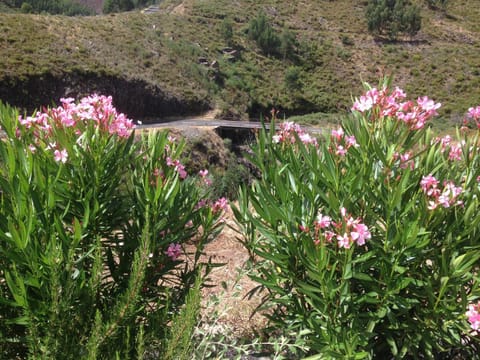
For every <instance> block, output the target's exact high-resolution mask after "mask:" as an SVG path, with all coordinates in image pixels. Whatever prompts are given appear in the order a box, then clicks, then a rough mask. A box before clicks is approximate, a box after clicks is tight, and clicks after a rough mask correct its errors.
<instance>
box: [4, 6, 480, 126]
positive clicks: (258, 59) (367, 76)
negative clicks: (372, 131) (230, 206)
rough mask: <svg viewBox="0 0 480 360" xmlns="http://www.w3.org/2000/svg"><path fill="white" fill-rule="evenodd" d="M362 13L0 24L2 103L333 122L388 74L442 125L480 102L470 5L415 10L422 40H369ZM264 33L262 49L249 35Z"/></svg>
mask: <svg viewBox="0 0 480 360" xmlns="http://www.w3.org/2000/svg"><path fill="white" fill-rule="evenodd" d="M367 4H368V1H356V0H336V1H330V0H318V1H295V2H292V1H275V0H267V1H262V2H258V1H252V0H235V1H231V0H202V1H195V0H184V1H175V0H165V1H162V2H161V3H160V4H159V6H158V7H159V10H158V11H155V12H141V11H131V12H125V13H118V14H111V15H107V16H90V17H65V16H51V15H24V14H11V13H4V14H0V99H2V100H4V101H7V102H9V103H11V104H13V105H16V106H21V107H25V108H28V109H29V110H31V109H32V108H34V107H38V106H40V105H41V104H51V103H52V102H56V101H58V99H59V97H61V96H78V95H84V94H86V93H90V92H93V91H96V92H101V93H104V94H110V95H112V96H113V97H114V100H115V101H116V105H117V107H118V108H119V109H120V110H122V111H125V112H126V113H127V114H128V115H130V116H134V117H163V116H168V115H181V114H193V113H200V112H202V111H204V110H206V109H208V108H214V107H215V108H219V109H220V110H221V113H222V115H223V116H227V117H231V118H232V117H233V118H245V117H248V116H250V117H252V118H255V117H258V116H259V115H260V114H262V113H263V114H268V113H269V111H270V109H271V108H273V107H275V108H276V109H279V110H280V111H281V112H280V114H281V115H287V116H290V115H298V114H307V113H327V114H331V113H339V112H343V111H345V110H346V109H348V107H349V106H350V104H351V97H352V96H357V95H359V94H360V92H361V91H362V81H368V82H370V83H372V84H376V83H377V81H378V80H379V78H380V77H382V76H383V75H389V74H391V75H393V76H394V83H395V85H399V86H401V87H403V88H404V89H405V90H406V91H407V93H409V95H410V96H412V97H415V96H421V95H428V96H430V97H432V98H434V99H435V100H436V101H439V102H441V103H442V104H443V107H442V111H441V114H442V115H444V119H448V120H454V121H457V120H459V119H460V118H461V117H462V116H463V114H464V112H465V110H466V109H467V108H468V107H469V106H473V105H476V104H478V103H479V102H480V23H479V22H478V17H479V15H480V8H479V7H478V6H477V5H478V4H477V2H476V0H458V1H453V0H452V1H450V2H449V3H447V6H446V8H445V9H443V10H442V9H438V8H435V7H433V8H432V7H429V6H428V5H427V4H426V2H424V1H420V0H419V1H416V4H417V6H418V8H419V9H420V10H419V11H420V13H421V17H422V26H421V29H420V31H419V32H418V33H417V34H416V35H414V36H408V37H407V36H404V37H402V36H400V37H398V38H397V39H396V40H394V41H393V40H389V39H387V38H380V37H375V36H373V35H372V34H370V33H369V32H368V30H367V28H368V26H367V21H366V17H365V10H366V6H367ZM262 23H263V25H259V26H264V27H265V26H266V27H268V31H267V33H268V34H269V36H272V37H273V40H271V39H270V40H268V39H267V43H262V41H259V38H258V37H255V36H254V28H255V26H257V25H258V24H262ZM254 24H256V25H255V26H254ZM269 41H270V42H269ZM269 45H270V46H269ZM445 121H446V120H445Z"/></svg>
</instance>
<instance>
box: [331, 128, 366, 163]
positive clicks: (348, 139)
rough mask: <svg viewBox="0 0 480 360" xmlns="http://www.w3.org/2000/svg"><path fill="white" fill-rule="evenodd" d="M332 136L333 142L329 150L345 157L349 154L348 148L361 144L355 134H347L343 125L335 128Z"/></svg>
mask: <svg viewBox="0 0 480 360" xmlns="http://www.w3.org/2000/svg"><path fill="white" fill-rule="evenodd" d="M330 138H331V144H330V146H329V148H328V151H330V152H331V153H334V154H335V155H338V156H340V157H344V156H345V155H346V154H347V151H348V149H350V148H351V147H358V146H359V145H358V144H357V140H356V139H355V136H353V135H346V134H345V132H344V131H343V129H342V128H341V127H340V128H338V129H333V130H332V132H331V136H330Z"/></svg>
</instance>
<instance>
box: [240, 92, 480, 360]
mask: <svg viewBox="0 0 480 360" xmlns="http://www.w3.org/2000/svg"><path fill="white" fill-rule="evenodd" d="M387 85H388V84H387V83H384V84H382V85H381V87H380V88H379V89H377V88H369V89H368V91H367V92H366V94H365V95H363V96H362V97H360V98H359V99H358V100H356V102H355V104H354V106H353V108H352V111H353V113H352V115H351V116H350V118H348V119H345V120H344V122H343V126H342V127H341V128H339V129H336V130H333V131H332V133H331V135H330V136H325V138H324V139H322V141H321V142H320V143H317V141H315V139H313V138H312V137H310V136H309V135H308V134H306V133H304V132H303V131H302V130H301V128H300V127H299V126H298V125H296V124H293V123H284V124H281V128H280V130H279V131H278V132H277V133H275V132H274V131H273V129H274V128H273V126H272V130H271V131H270V132H267V131H266V130H264V131H262V132H261V133H260V134H259V136H258V142H257V145H256V146H255V147H254V148H253V155H252V156H251V161H252V162H253V164H254V165H256V167H257V168H258V169H260V171H261V173H262V177H261V179H259V180H258V181H257V182H256V183H255V184H254V185H253V186H251V187H244V188H243V190H242V191H241V196H240V202H239V207H238V208H236V209H235V216H236V218H237V220H238V222H239V224H240V225H241V226H243V228H244V231H245V234H246V243H245V244H246V246H247V248H248V250H249V251H250V252H251V253H252V256H253V257H254V258H255V259H257V260H258V262H257V272H256V274H255V275H254V276H253V279H254V280H256V281H258V282H259V284H260V286H261V288H263V289H265V290H266V306H268V307H270V312H267V313H268V314H270V315H269V317H270V319H271V321H272V323H273V324H274V325H275V326H277V327H281V328H283V329H288V330H294V331H297V332H301V333H303V334H305V335H304V339H305V340H306V342H307V344H308V346H309V347H310V354H312V355H313V354H316V357H314V358H328V359H330V358H339V359H340V358H341V359H361V358H374V357H375V358H404V357H406V356H408V357H413V358H423V357H427V358H438V357H439V356H453V354H454V353H455V351H460V352H463V354H464V355H465V356H474V355H475V354H476V353H477V352H478V347H479V341H478V340H479V339H478V337H477V336H476V335H475V333H474V332H472V329H471V328H470V327H469V324H468V322H467V319H466V316H465V313H466V311H467V307H468V304H473V303H474V302H475V301H477V299H478V298H479V297H480V287H479V281H478V280H479V278H478V271H479V265H478V264H479V259H480V252H479V248H480V242H479V240H478V233H479V230H480V215H479V214H478V212H477V211H476V210H475V209H476V208H477V207H478V197H479V190H480V187H479V185H478V179H480V177H479V176H480V172H479V170H478V169H479V167H478V162H479V161H480V156H479V145H478V144H479V142H478V135H474V136H467V135H462V133H461V132H459V134H458V136H459V138H458V139H457V141H453V139H451V138H450V137H445V138H441V139H434V138H433V136H432V133H431V132H430V131H429V130H428V129H427V128H426V127H425V124H426V123H427V122H428V120H429V119H430V118H431V117H433V116H434V115H435V114H436V110H437V109H438V108H439V106H440V105H439V104H435V103H434V102H433V101H432V100H430V99H428V98H426V97H424V98H419V99H418V100H417V102H413V101H406V100H405V99H404V98H405V94H404V93H403V92H402V91H401V90H400V89H398V88H395V89H393V90H390V88H389V87H388V86H387ZM479 113H480V111H479ZM475 309H476V308H474V307H473V305H471V306H470V310H471V312H470V313H468V317H469V319H470V320H469V321H470V322H471V323H472V324H476V323H475V321H476V320H475V319H476V316H477V315H476V312H475V311H476V310H475ZM473 326H475V325H473ZM473 326H472V327H473Z"/></svg>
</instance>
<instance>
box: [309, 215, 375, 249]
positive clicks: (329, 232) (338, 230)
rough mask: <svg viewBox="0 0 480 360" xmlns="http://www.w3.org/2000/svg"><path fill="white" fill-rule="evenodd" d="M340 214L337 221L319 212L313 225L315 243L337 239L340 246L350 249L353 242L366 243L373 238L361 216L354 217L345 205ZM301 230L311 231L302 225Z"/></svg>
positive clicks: (360, 244)
mask: <svg viewBox="0 0 480 360" xmlns="http://www.w3.org/2000/svg"><path fill="white" fill-rule="evenodd" d="M340 215H341V219H340V221H338V222H335V221H333V220H332V218H331V217H330V216H327V215H324V214H322V213H320V212H319V213H318V215H317V218H316V219H315V221H314V225H313V227H314V229H313V231H314V236H313V238H314V243H315V245H319V244H321V243H322V240H325V241H326V242H327V243H331V242H333V240H337V245H338V247H339V248H345V249H349V248H350V247H351V246H352V245H353V244H357V245H359V246H362V245H365V243H366V241H367V240H369V239H371V238H372V235H371V233H370V230H369V229H368V227H367V226H366V225H365V224H364V223H363V222H362V219H361V218H356V219H354V218H353V217H352V216H351V215H350V214H348V213H347V210H346V209H345V208H344V207H342V208H340ZM300 230H301V231H303V232H309V231H310V229H309V228H308V227H305V226H302V225H301V226H300Z"/></svg>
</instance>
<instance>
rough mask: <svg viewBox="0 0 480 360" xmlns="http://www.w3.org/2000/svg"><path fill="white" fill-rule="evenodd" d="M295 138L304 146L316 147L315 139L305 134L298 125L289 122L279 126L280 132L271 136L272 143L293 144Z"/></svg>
mask: <svg viewBox="0 0 480 360" xmlns="http://www.w3.org/2000/svg"><path fill="white" fill-rule="evenodd" d="M297 137H298V138H299V139H300V141H301V142H302V143H304V144H305V145H315V146H317V145H318V144H317V139H315V138H314V137H312V136H311V135H310V134H309V133H307V132H305V131H304V130H303V129H302V128H301V126H300V125H299V124H296V123H294V122H291V121H286V122H283V123H281V124H280V130H278V131H277V133H276V134H275V135H273V142H274V143H287V144H295V143H296V141H297Z"/></svg>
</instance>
